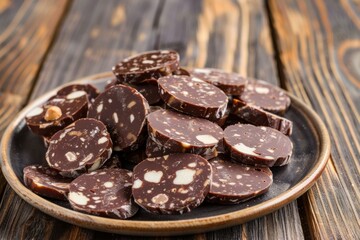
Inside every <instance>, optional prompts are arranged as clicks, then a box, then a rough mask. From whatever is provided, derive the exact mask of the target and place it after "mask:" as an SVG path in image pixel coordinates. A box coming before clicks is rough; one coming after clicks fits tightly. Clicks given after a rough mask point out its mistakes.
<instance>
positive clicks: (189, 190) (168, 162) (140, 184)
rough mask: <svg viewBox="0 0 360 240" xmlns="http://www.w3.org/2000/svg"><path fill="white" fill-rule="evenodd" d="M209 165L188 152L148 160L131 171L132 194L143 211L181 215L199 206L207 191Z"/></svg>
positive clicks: (208, 186)
mask: <svg viewBox="0 0 360 240" xmlns="http://www.w3.org/2000/svg"><path fill="white" fill-rule="evenodd" d="M210 177H211V166H210V164H209V163H208V162H207V160H206V159H204V158H202V157H200V156H198V155H194V154H187V153H180V154H171V155H166V156H163V157H158V158H147V159H145V160H144V161H142V162H141V163H139V164H138V165H137V166H136V167H135V168H134V176H133V187H132V191H133V195H134V199H135V202H136V203H137V204H139V206H141V207H142V208H144V209H145V210H146V211H149V212H152V213H161V214H182V213H186V212H189V211H191V209H193V208H195V207H197V206H199V205H200V204H201V203H202V202H203V200H204V199H205V196H206V195H207V193H208V191H209V188H210Z"/></svg>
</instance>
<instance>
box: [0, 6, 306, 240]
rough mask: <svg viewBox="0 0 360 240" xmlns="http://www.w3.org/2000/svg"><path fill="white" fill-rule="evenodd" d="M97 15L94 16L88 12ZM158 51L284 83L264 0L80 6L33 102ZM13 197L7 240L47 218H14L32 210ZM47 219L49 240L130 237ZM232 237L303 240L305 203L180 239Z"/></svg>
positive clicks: (1, 229) (2, 230)
mask: <svg viewBox="0 0 360 240" xmlns="http://www.w3.org/2000/svg"><path fill="white" fill-rule="evenodd" d="M174 9H176V11H174ZM89 12H91V13H92V14H85V13H89ZM139 13H141V14H139ZM179 23H181V24H179ZM154 48H173V49H176V50H178V51H179V52H180V54H181V56H182V64H183V65H187V66H197V67H204V66H207V67H220V68H224V69H226V70H232V71H236V72H240V73H242V74H244V75H248V76H252V77H258V78H263V79H266V80H268V81H270V82H272V83H275V84H277V83H278V78H277V75H276V68H275V63H274V53H273V48H272V44H271V39H270V34H269V27H268V22H267V18H266V15H265V8H264V5H263V2H262V1H261V0H256V1H240V0H239V1H230V0H229V1H216V0H204V1H192V0H186V1H176V0H168V1H152V0H149V1H135V0H133V1H107V4H106V5H105V4H102V3H100V2H91V3H90V2H89V1H75V2H74V3H73V5H72V7H71V9H70V11H69V14H68V16H67V18H66V20H65V21H64V24H63V26H62V28H61V31H60V33H59V36H58V38H57V39H56V41H55V44H54V47H53V49H52V50H51V52H50V53H49V55H48V57H47V60H46V62H45V64H44V66H43V68H42V71H41V73H40V76H39V80H38V82H37V85H36V86H35V89H34V91H33V94H32V98H35V97H37V96H38V95H40V94H42V93H44V92H46V91H48V90H49V89H51V88H54V87H55V86H57V85H59V84H62V83H65V82H68V81H71V80H73V79H75V78H78V77H83V76H86V75H89V74H93V73H97V72H102V71H109V70H110V69H111V66H112V65H113V64H114V63H116V62H117V61H118V60H119V59H121V58H123V57H125V56H128V55H130V54H133V53H135V52H140V51H144V50H150V49H154ZM5 199H10V200H8V201H6V204H7V205H3V206H1V207H0V211H2V210H6V213H4V216H5V218H7V219H10V218H11V221H0V223H1V224H0V238H1V236H8V235H9V234H10V231H11V234H15V233H14V231H15V232H16V233H19V232H25V231H27V230H28V229H27V226H26V225H22V224H20V223H23V222H24V221H27V222H29V224H31V218H33V219H41V218H42V217H45V214H43V213H41V212H40V211H37V210H33V211H32V212H31V213H32V214H31V217H30V218H29V217H25V216H21V215H14V216H11V217H10V216H9V214H11V211H12V209H18V208H19V211H21V209H22V208H24V209H31V207H30V206H29V205H27V204H26V203H24V202H22V201H21V200H19V199H18V197H17V196H16V194H14V193H13V192H12V191H11V190H9V191H7V193H6V195H5ZM14 199H16V200H14ZM20 203H21V204H20ZM27 211H29V210H27ZM25 218H26V220H24V219H25ZM47 221H48V222H49V226H50V227H47V228H42V227H41V225H40V227H38V228H36V231H33V232H34V234H33V235H32V237H33V238H35V239H36V238H39V237H40V236H41V237H42V234H43V233H44V232H43V231H47V232H51V235H50V237H51V238H56V239H57V238H61V239H69V238H70V239H71V238H90V239H91V238H94V239H98V238H99V239H100V238H101V239H103V238H112V239H129V238H130V237H128V236H121V235H114V234H107V233H101V232H93V231H90V230H86V229H83V228H78V227H76V226H71V225H69V224H66V223H63V222H61V221H58V220H55V219H53V218H50V217H48V218H47ZM10 225H11V226H10ZM14 226H15V227H14ZM2 234H3V235H2ZM16 236H18V235H16ZM224 236H226V239H238V238H240V237H243V238H249V239H284V238H293V239H303V238H304V236H303V232H302V229H301V222H300V218H299V214H298V209H297V203H296V202H293V203H291V204H289V205H288V206H286V207H284V208H282V209H280V210H279V211H277V212H275V213H273V214H269V215H267V216H265V217H262V218H259V219H256V220H254V221H251V222H249V223H247V224H243V225H240V226H236V227H233V228H228V229H224V230H221V231H215V232H210V233H206V234H198V235H192V236H182V237H178V238H176V239H223V238H224ZM131 239H137V238H131ZM160 239H167V238H160Z"/></svg>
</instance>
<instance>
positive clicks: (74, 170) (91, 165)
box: [46, 118, 112, 177]
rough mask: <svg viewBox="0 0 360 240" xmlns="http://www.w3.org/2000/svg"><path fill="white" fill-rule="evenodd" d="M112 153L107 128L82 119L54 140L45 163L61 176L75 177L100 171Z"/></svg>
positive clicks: (98, 122) (58, 133)
mask: <svg viewBox="0 0 360 240" xmlns="http://www.w3.org/2000/svg"><path fill="white" fill-rule="evenodd" d="M111 153H112V142H111V139H110V134H109V133H108V131H107V130H106V127H105V125H104V124H103V123H102V122H100V121H98V120H96V119H90V118H82V119H79V120H77V121H76V122H74V123H73V124H71V125H69V126H67V127H66V128H64V129H63V130H61V131H59V132H57V133H56V134H54V136H52V138H51V139H50V144H49V148H48V150H47V152H46V161H47V162H48V164H49V166H50V167H52V168H54V169H56V170H58V171H60V174H61V175H63V176H66V177H70V176H71V177H74V176H77V175H79V174H80V173H83V172H86V171H89V172H90V171H94V170H96V169H98V168H99V167H101V166H102V165H103V164H104V162H105V161H106V160H107V159H109V157H110V156H111Z"/></svg>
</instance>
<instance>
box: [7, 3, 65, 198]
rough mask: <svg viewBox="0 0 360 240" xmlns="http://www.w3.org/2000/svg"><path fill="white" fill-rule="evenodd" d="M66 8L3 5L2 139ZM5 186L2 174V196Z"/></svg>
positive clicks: (29, 4)
mask: <svg viewBox="0 0 360 240" xmlns="http://www.w3.org/2000/svg"><path fill="white" fill-rule="evenodd" d="M66 6H67V0H61V1H58V3H57V4H55V3H54V2H52V1H41V2H36V1H25V2H23V1H7V0H4V1H0V19H1V21H0V136H1V135H2V133H3V131H4V129H5V127H6V126H7V125H8V124H9V123H10V121H11V120H12V118H13V117H14V116H15V115H16V113H17V112H18V111H19V110H20V109H21V108H22V107H23V106H24V104H25V102H26V100H27V97H28V95H29V93H30V90H31V88H32V86H33V83H34V81H35V79H36V76H37V74H38V72H39V69H40V66H41V64H42V62H43V59H44V56H45V55H46V52H47V51H48V49H49V47H50V45H51V41H52V39H53V37H54V35H55V32H56V29H57V26H58V24H59V23H60V20H61V18H62V16H63V14H64V12H65V10H66ZM5 185H6V181H5V179H4V177H3V175H2V174H1V173H0V196H2V194H3V191H4V188H5Z"/></svg>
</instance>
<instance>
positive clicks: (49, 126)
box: [25, 91, 88, 138]
mask: <svg viewBox="0 0 360 240" xmlns="http://www.w3.org/2000/svg"><path fill="white" fill-rule="evenodd" d="M87 111H88V100H87V94H86V92H85V91H75V92H71V93H69V94H68V95H63V96H54V97H52V98H51V99H50V100H48V101H47V102H46V103H45V104H44V105H43V106H41V107H36V108H34V109H32V110H31V111H30V112H28V113H27V115H26V117H25V120H26V124H27V125H28V127H29V128H30V129H31V131H32V132H34V133H35V134H38V135H40V136H43V137H46V138H49V137H51V136H52V135H53V134H54V133H56V132H57V131H59V130H61V129H63V128H64V127H66V126H67V125H69V124H71V123H72V122H74V121H75V120H77V119H80V118H83V117H86V114H87Z"/></svg>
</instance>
